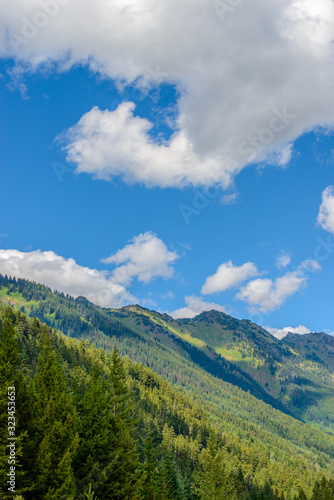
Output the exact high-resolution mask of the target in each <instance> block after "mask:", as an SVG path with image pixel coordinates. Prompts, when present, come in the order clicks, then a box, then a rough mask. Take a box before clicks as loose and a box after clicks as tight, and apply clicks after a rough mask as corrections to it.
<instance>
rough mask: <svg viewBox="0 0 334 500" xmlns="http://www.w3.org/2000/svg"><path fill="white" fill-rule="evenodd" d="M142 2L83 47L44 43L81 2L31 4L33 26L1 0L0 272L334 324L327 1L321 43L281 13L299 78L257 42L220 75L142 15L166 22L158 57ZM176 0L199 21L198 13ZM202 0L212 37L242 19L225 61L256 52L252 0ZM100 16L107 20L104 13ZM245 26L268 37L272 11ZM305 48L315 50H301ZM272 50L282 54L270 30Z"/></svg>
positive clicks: (203, 55) (317, 327) (295, 323)
mask: <svg viewBox="0 0 334 500" xmlns="http://www.w3.org/2000/svg"><path fill="white" fill-rule="evenodd" d="M55 2H56V0H55ZM150 3H151V2H148V1H142V2H139V3H138V4H137V5H140V6H141V7H142V8H143V11H142V12H141V13H139V14H137V17H135V16H134V14H135V13H134V12H132V11H131V9H130V7H129V9H130V11H129V12H130V14H129V15H130V17H131V16H132V15H133V16H134V17H133V22H134V23H135V24H136V23H137V24H138V26H137V28H138V33H137V34H135V33H134V34H133V35H131V36H132V39H131V40H130V42H131V43H128V42H127V41H125V40H124V39H123V38H122V36H121V35H119V39H117V36H116V35H117V30H118V31H119V32H120V33H121V32H122V29H121V27H122V28H123V29H125V28H126V27H127V22H128V19H125V18H124V19H123V17H122V16H123V14H122V12H121V11H119V12H117V13H116V14H117V15H119V16H120V19H119V22H118V25H116V27H115V28H114V29H115V30H116V35H113V36H114V37H115V39H114V38H112V39H108V37H109V34H106V32H104V31H103V29H101V30H100V31H101V32H102V34H100V33H99V32H98V30H97V29H96V30H95V31H94V29H93V28H91V29H89V30H88V33H87V34H86V35H87V37H88V40H87V46H88V45H89V44H88V41H89V39H90V40H91V41H92V40H93V41H94V43H95V41H96V46H94V43H92V45H91V46H90V47H89V48H86V47H85V40H83V39H81V38H80V37H81V36H84V34H81V33H78V32H76V31H75V30H74V29H73V26H72V31H69V33H70V36H68V37H67V38H66V37H64V38H66V41H64V40H63V39H58V38H59V37H58V38H57V37H52V36H51V35H52V33H53V31H52V30H55V32H57V31H56V30H57V29H59V26H58V28H57V23H60V22H62V23H65V24H66V23H68V26H70V27H71V23H74V20H76V21H78V19H77V17H75V8H76V6H77V2H76V1H74V2H73V3H72V4H71V6H67V5H66V2H64V4H65V5H63V4H61V2H59V4H57V3H54V5H56V6H57V5H58V7H59V8H58V11H57V9H56V8H55V9H56V10H55V11H54V12H55V13H56V14H54V15H53V16H51V15H50V14H48V13H47V11H43V12H46V14H45V16H49V17H48V18H47V17H45V19H46V20H47V21H48V22H46V21H45V22H46V24H45V26H43V27H41V28H38V26H37V27H36V25H38V22H37V21H38V16H37V15H38V13H39V12H40V9H39V10H38V6H37V4H36V5H35V2H33V1H30V2H26V3H25V4H24V2H23V3H22V2H21V1H20V2H18V4H19V5H18V9H19V10H18V12H19V14H18V13H14V12H12V11H11V9H10V8H8V16H7V18H6V19H5V21H6V22H7V25H6V30H7V31H6V35H3V36H2V38H1V39H0V40H1V45H0V48H1V51H0V55H1V56H2V59H1V63H0V76H1V80H0V84H1V87H0V105H1V111H2V113H1V129H0V130H1V139H0V140H1V142H0V148H1V158H2V168H1V185H2V186H3V189H2V196H1V201H0V210H1V214H2V217H1V221H0V233H1V235H0V240H1V241H0V246H1V248H2V249H3V250H1V251H0V272H3V273H8V274H12V275H16V276H21V277H26V278H29V279H34V280H36V281H40V282H43V283H45V284H47V285H49V286H51V287H52V288H57V289H58V290H61V291H64V292H66V293H71V294H72V295H74V296H77V295H86V296H87V297H88V298H89V299H90V300H92V301H93V302H96V303H99V304H101V305H103V306H111V307H113V306H115V307H118V306H120V305H123V304H127V303H131V302H133V301H135V302H139V303H140V304H142V305H144V306H146V307H149V308H153V309H157V310H159V311H167V312H169V313H171V312H173V314H174V315H175V316H189V315H194V314H196V313H199V312H200V311H201V310H204V309H209V308H213V307H214V308H219V309H221V310H225V311H226V312H228V313H230V314H232V315H233V316H236V317H238V318H250V319H252V320H253V321H255V322H257V323H259V324H261V325H263V326H268V327H271V328H273V329H275V328H276V329H278V330H279V329H283V328H285V327H288V326H289V327H290V328H297V327H300V328H299V330H298V329H297V330H296V331H298V332H300V333H303V332H305V331H307V329H309V330H311V331H327V332H332V331H333V330H334V321H333V319H334V318H333V293H332V281H333V271H334V248H333V240H334V237H333V233H334V191H333V188H331V186H332V185H333V184H334V181H333V164H334V136H333V133H332V131H333V120H334V107H333V104H332V100H331V99H330V95H332V94H331V93H332V91H333V84H332V82H333V79H332V81H330V78H331V77H332V74H331V71H332V70H331V69H330V68H329V67H328V66H327V62H328V60H327V59H326V58H327V57H329V55H328V50H329V48H328V47H327V45H328V46H329V45H330V42H331V38H330V37H331V36H332V35H331V34H329V35H328V39H326V37H325V34H326V28H328V26H327V24H326V22H327V21H328V22H330V23H331V22H332V20H333V19H334V14H333V13H332V12H331V14H333V18H332V17H328V10H326V9H328V8H330V6H329V5H330V4H329V3H327V2H326V1H324V2H323V11H320V12H315V13H313V11H312V9H311V11H310V12H309V14H310V15H311V18H312V14H314V16H315V17H314V23H318V24H319V25H320V26H319V35H318V38H316V39H315V40H314V39H312V40H311V41H310V40H307V39H305V38H304V37H305V35H304V34H303V35H301V34H300V33H301V21H300V20H299V21H298V22H297V21H296V20H294V19H292V21H295V24H294V23H293V22H292V21H291V19H290V23H289V24H288V23H287V26H289V27H290V29H291V25H292V26H293V27H294V31H293V32H292V33H290V35H289V36H290V38H289V39H288V40H292V42H291V43H296V42H298V43H299V50H300V53H299V54H297V55H298V62H297V63H296V64H297V70H296V71H295V70H294V69H292V65H293V63H294V62H295V61H294V57H297V55H296V54H295V53H294V52H295V49H294V50H292V49H291V50H289V43H287V42H286V41H285V43H284V46H283V45H282V47H281V49H282V54H278V55H277V60H276V61H275V64H274V62H273V63H272V67H271V68H269V69H268V68H267V66H268V64H267V61H266V54H261V53H260V54H259V53H258V51H256V48H257V43H260V41H257V40H255V41H254V47H253V53H252V54H253V56H252V57H253V60H252V61H251V62H252V64H250V60H247V61H243V60H242V57H240V58H239V59H238V58H237V61H236V62H233V64H234V67H232V68H231V64H232V63H231V61H230V60H229V61H227V60H225V59H224V58H225V57H226V56H225V55H224V51H223V48H222V49H220V48H217V45H214V44H209V45H208V46H205V43H204V42H201V41H200V40H198V39H197V38H196V37H195V34H194V33H191V32H190V33H188V35H189V37H190V40H192V42H191V43H190V44H189V42H188V41H187V42H185V41H184V40H181V41H180V45H179V46H178V45H177V44H176V43H175V46H174V45H173V43H172V42H173V40H170V45H166V44H165V43H163V41H164V40H167V41H168V39H169V38H168V37H169V36H170V34H169V31H168V26H165V25H164V21H163V20H161V19H162V18H161V17H159V16H160V14H159V13H153V14H152V12H151V14H150V15H151V16H152V17H153V19H154V20H155V21H157V22H158V24H159V22H160V32H159V33H160V36H161V40H158V41H157V42H156V45H157V47H158V49H160V52H159V54H160V57H162V56H161V53H162V55H163V57H162V58H161V61H162V62H161V63H156V61H157V60H158V61H159V59H157V57H156V54H155V53H154V50H155V48H154V47H153V45H152V43H151V42H152V40H151V37H152V36H153V35H154V32H152V33H150V23H148V24H145V23H144V24H142V23H141V21H140V16H142V17H145V9H144V7H147V6H148V5H149V4H150ZM163 3H164V2H163ZM253 3H254V5H253V15H254V16H256V12H257V8H259V5H258V3H257V2H255V1H254V2H253ZM194 4H197V3H196V2H194ZM204 4H206V2H202V4H201V8H202V7H203V5H204ZM304 4H305V5H304V8H305V12H304V14H306V13H307V9H308V8H311V4H309V3H308V2H304ZM180 5H181V6H182V8H181V12H180V16H181V17H182V15H183V16H184V19H186V18H187V19H189V16H191V18H192V19H193V20H194V23H195V26H196V23H198V22H200V19H199V18H200V17H201V14H200V13H199V12H197V11H196V9H195V10H194V11H193V10H192V8H191V7H189V6H187V5H186V4H183V2H181V4H180ZM101 6H102V4H101ZM70 7H72V10H70ZM209 7H210V5H209V4H208V19H210V22H212V23H213V24H212V25H213V28H212V29H214V30H217V33H218V34H219V36H221V37H222V44H223V43H226V40H225V38H224V37H225V34H223V35H221V29H222V27H221V23H223V24H224V28H225V26H226V31H227V33H228V32H229V30H233V27H234V26H235V25H237V26H240V28H241V29H240V33H239V35H235V39H232V42H231V43H232V45H231V46H232V47H233V49H234V52H235V54H236V55H237V56H238V55H240V56H241V55H242V54H244V51H245V50H246V49H247V50H250V48H249V47H248V45H249V43H248V41H247V40H246V39H244V38H243V37H244V34H243V30H242V26H244V19H245V18H247V16H249V15H252V14H250V13H249V12H248V11H247V9H248V7H246V6H244V7H243V6H242V5H241V6H240V7H239V8H238V9H235V12H230V16H231V17H228V18H226V19H225V17H224V15H223V13H222V12H221V11H220V12H215V9H213V11H212V9H211V7H212V6H211V7H210V9H211V10H209ZM78 8H79V7H78ZM87 8H88V7H87ZM101 8H102V7H101ZM105 8H106V7H105ZM172 8H173V5H172V2H171V3H170V4H168V6H167V4H166V13H167V14H170V12H169V9H172ZM174 8H176V7H175V6H174ZM271 8H273V9H276V10H278V9H279V8H280V7H279V2H276V1H275V2H273V5H272V7H271ZM20 9H21V10H20ZM25 9H28V10H27V12H25ZM29 9H30V10H29ZM36 9H37V10H36ZM62 9H63V10H62ZM66 9H69V10H68V11H67V10H66ZM187 9H190V11H189V12H187ZM56 11H57V12H56ZM50 12H51V11H50ZM174 12H175V11H174ZM23 14H26V16H25V19H28V20H31V23H33V24H32V27H34V26H35V29H36V30H37V31H36V33H35V34H34V36H31V38H29V39H28V38H25V39H24V40H25V41H24V40H23V42H22V43H20V44H19V45H18V46H15V47H14V48H15V51H14V49H13V33H15V34H18V33H21V35H20V36H23V35H27V33H28V34H29V33H30V32H29V31H27V30H28V28H27V27H26V28H25V27H24V25H22V19H23V17H22V15H23ZM104 14H105V15H106V14H107V12H104ZM321 14H323V19H322V18H321ZM82 15H86V18H89V15H90V13H89V12H88V11H87V12H84V13H83V14H82ZM94 15H97V14H96V13H95V12H94ZM281 15H282V16H283V13H281ZM286 15H287V14H286V13H284V16H286ZM36 16H37V17H36ZM101 16H102V17H101V19H97V21H100V23H101V25H102V24H103V9H102V13H101ZM138 16H139V17H138ZM186 16H188V17H186ZM232 16H234V17H232ZM291 16H292V14H291ZM5 17H6V16H5ZM41 19H42V21H43V19H44V18H43V17H42V18H41ZM256 19H257V22H260V23H261V24H260V28H261V29H262V30H263V33H264V35H263V36H270V35H268V34H267V31H266V29H265V28H266V26H265V24H266V22H268V23H269V24H270V22H269V21H266V19H260V20H258V17H256ZM309 19H310V16H306V15H305V23H307V22H310V21H309ZM319 19H320V20H319ZM328 19H329V20H328ZM326 20H327V21H326ZM42 21H40V22H42ZM146 21H147V20H146ZM115 22H116V21H115ZM122 22H123V23H124V26H122ZM2 23H3V25H4V24H5V22H4V21H2ZM20 23H21V24H20ZM34 23H35V24H34ZM225 23H226V24H225ZM229 23H230V24H231V26H230V24H229ZM92 24H94V23H92ZM153 24H154V23H152V25H153ZM318 24H316V25H314V26H316V27H317V26H318ZM79 25H80V23H79ZM83 26H85V24H83ZM117 26H118V27H117ZM146 26H148V27H147V28H146ZM331 26H332V25H331ZM2 27H3V26H2ZM329 27H330V26H329ZM320 28H321V29H320ZM29 29H32V28H29ZM189 29H190V28H189ZM194 29H195V28H194ZM212 29H211V31H212ZM276 29H277V30H278V29H281V28H277V27H276ZM152 30H153V28H152ZM79 31H80V30H79ZM125 31H126V29H125ZM211 31H210V32H211ZM328 32H329V33H332V31H331V30H330V29H329V28H328ZM31 33H34V32H33V31H32V32H31ZM179 33H180V32H179V31H175V33H174V36H176V37H177V36H178V34H179ZM303 33H304V32H303ZM313 33H315V36H316V35H317V30H316V29H315V30H313ZM53 34H54V33H53ZM191 35H193V38H191ZM110 36H111V35H110ZM180 36H181V35H180ZM182 36H186V35H185V34H184V33H183V34H182ZM226 36H227V35H226ZM233 36H234V35H233ZM90 37H91V38H90ZM136 37H138V38H136ZM8 40H9V42H11V43H8ZM126 40H128V38H127V39H126ZM187 40H189V38H187ZM143 41H145V42H146V43H144V42H143ZM28 42H29V43H28ZM97 42H99V43H97ZM309 42H312V44H313V47H315V48H316V49H317V50H314V53H312V54H311V55H309V57H308V58H306V57H305V60H304V59H303V56H304V55H305V52H306V51H307V50H308V43H309ZM104 43H105V47H111V50H110V51H109V52H110V53H109V52H108V54H107V55H106V51H105V50H104V45H103V44H104ZM150 43H151V45H150ZM186 43H188V45H187V46H186ZM268 43H269V44H270V43H272V44H273V47H274V48H275V49H276V50H277V49H280V45H279V42H277V40H276V39H275V37H273V39H271V38H270V39H269V40H268ZM282 43H283V42H282ZM66 44H67V46H66ZM159 44H160V45H159ZM275 44H276V45H275ZM137 45H138V46H139V48H137ZM185 46H186V49H185V48H184V47H185ZM261 46H262V44H261ZM152 47H153V48H152ZM179 47H181V48H179ZM117 49H118V50H117ZM158 49H157V50H158ZM67 51H68V52H67ZM284 51H287V52H286V53H284ZM183 52H184V54H183ZM64 53H66V54H67V53H68V54H70V55H67V56H66V57H65V58H64ZM179 53H180V54H181V55H180V56H179ZM92 54H93V55H92ZM211 56H212V57H211ZM178 57H179V58H180V61H177V60H178ZM275 57H276V56H275V55H274V56H273V59H275ZM135 58H136V59H135ZM208 58H209V59H210V61H207V59H208ZM287 60H288V62H289V64H287V66H286V61H287ZM133 61H135V62H133ZM138 61H141V62H140V64H139V62H138ZM152 61H153V62H152ZM178 63H179V64H178ZM181 63H182V64H181ZM225 63H226V65H228V64H227V63H229V70H228V71H227V70H226V71H225V73H224V71H223V68H224V67H225ZM206 64H207V67H206ZM182 65H183V66H182ZM249 66H250V67H249ZM198 68H199V69H198ZM254 68H255V69H254ZM320 69H322V70H323V72H322V73H321V72H320V71H319V75H320V76H318V77H317V78H318V80H317V78H316V77H315V76H314V74H313V73H317V71H318V70H320ZM209 70H210V71H209ZM247 71H249V72H250V73H249V75H251V76H249V75H247V74H245V75H242V72H247ZM254 71H255V73H254ZM310 75H312V76H310ZM250 78H251V80H250ZM305 81H306V82H308V84H305V85H303V84H302V83H301V82H305ZM250 83H251V85H250ZM257 87H259V88H257ZM225 91H226V92H225ZM319 94H320V95H319ZM282 117H283V118H282ZM252 138H253V139H252ZM252 141H253V142H252ZM254 141H255V142H254ZM242 144H243V146H242V147H241V145H242ZM246 149H248V153H247V155H248V156H246V153H245V150H246ZM251 152H252V155H251ZM319 214H320V215H319ZM102 259H104V261H102ZM301 326H303V327H304V328H301ZM273 332H275V333H276V334H279V332H278V331H274V330H273Z"/></svg>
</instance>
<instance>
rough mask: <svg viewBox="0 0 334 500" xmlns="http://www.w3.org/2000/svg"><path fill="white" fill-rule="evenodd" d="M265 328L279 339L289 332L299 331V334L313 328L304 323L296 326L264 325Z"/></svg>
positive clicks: (308, 331)
mask: <svg viewBox="0 0 334 500" xmlns="http://www.w3.org/2000/svg"><path fill="white" fill-rule="evenodd" d="M263 328H264V329H265V330H267V332H269V333H271V335H273V336H274V337H276V338H277V339H282V338H284V337H285V336H286V335H287V334H288V333H289V332H291V333H298V334H299V335H305V334H307V333H311V330H309V329H308V328H306V326H303V325H299V326H296V327H295V328H293V327H292V326H286V327H285V328H270V326H264V327H263Z"/></svg>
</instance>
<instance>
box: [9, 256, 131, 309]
mask: <svg viewBox="0 0 334 500" xmlns="http://www.w3.org/2000/svg"><path fill="white" fill-rule="evenodd" d="M0 273H1V274H7V275H9V276H16V277H17V278H25V279H29V280H32V281H36V282H38V283H42V284H44V285H46V286H49V287H50V288H52V289H56V290H58V291H59V292H63V293H66V294H67V293H68V294H69V295H71V296H73V297H78V296H79V295H83V296H84V297H86V298H87V299H88V300H90V301H91V302H93V303H94V304H98V305H100V306H102V307H120V306H123V305H125V304H129V303H133V302H137V299H136V298H135V297H133V296H132V295H131V294H130V293H129V292H128V291H127V290H126V288H125V287H124V286H122V285H120V284H118V283H116V282H115V280H114V279H112V278H110V277H109V276H108V273H107V272H106V271H98V270H96V269H90V268H88V267H83V266H79V265H78V264H77V263H76V262H75V260H74V259H65V258H64V257H61V256H60V255H57V254H55V253H54V252H41V251H40V250H35V251H32V252H19V251H18V250H0Z"/></svg>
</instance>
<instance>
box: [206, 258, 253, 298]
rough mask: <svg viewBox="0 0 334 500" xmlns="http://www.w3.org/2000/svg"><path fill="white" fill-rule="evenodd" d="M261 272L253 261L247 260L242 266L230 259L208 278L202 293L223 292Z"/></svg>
mask: <svg viewBox="0 0 334 500" xmlns="http://www.w3.org/2000/svg"><path fill="white" fill-rule="evenodd" d="M259 274H260V272H259V270H258V269H257V267H256V265H255V264H253V263H252V262H246V263H245V264H243V265H242V266H234V265H233V263H232V261H230V260H229V261H228V262H224V263H223V264H221V265H220V266H219V267H218V269H217V272H216V273H215V274H213V275H212V276H209V277H208V278H207V279H206V281H205V283H204V285H203V287H202V291H201V293H202V294H203V295H208V294H211V293H216V292H223V291H224V290H228V289H229V288H233V287H235V286H238V285H240V283H242V282H243V281H246V280H247V279H249V278H253V277H254V276H258V275H259Z"/></svg>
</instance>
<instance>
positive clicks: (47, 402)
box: [0, 307, 334, 500]
mask: <svg viewBox="0 0 334 500" xmlns="http://www.w3.org/2000/svg"><path fill="white" fill-rule="evenodd" d="M0 328H1V350H0V357H1V365H0V366H1V399H0V401H1V416H2V420H1V451H0V457H1V467H0V471H1V487H2V491H1V495H2V498H16V499H17V500H19V499H21V500H22V498H23V499H25V500H29V499H34V500H35V499H36V500H37V499H48V500H51V499H85V498H90V499H93V498H94V499H100V500H101V499H109V498H110V499H126V498H128V499H137V498H138V499H147V500H148V499H155V498H163V499H166V500H167V499H245V500H246V499H286V500H287V499H291V500H294V499H312V500H322V499H328V498H333V495H334V484H333V482H332V480H331V479H330V469H331V468H332V466H331V465H330V463H329V462H328V464H327V465H330V467H329V469H328V468H327V470H326V466H325V463H324V467H321V466H320V465H319V464H315V463H314V456H315V455H314V456H312V453H308V454H307V453H304V456H303V453H301V450H300V449H299V450H298V447H297V446H296V450H295V451H296V453H295V456H293V455H291V456H290V457H289V460H287V461H286V462H285V463H282V461H280V460H276V459H275V458H274V457H275V455H277V456H278V453H279V449H276V448H275V445H273V441H272V442H270V443H269V446H267V449H265V447H264V446H263V445H264V443H262V444H261V443H256V430H255V429H254V430H255V432H253V435H254V438H253V439H249V438H248V437H247V434H248V432H247V429H246V428H245V432H244V437H245V438H244V439H243V437H242V436H243V433H242V430H241V426H242V423H241V421H240V422H239V425H240V433H239V435H237V434H236V433H234V432H233V431H231V430H228V426H225V425H224V422H223V420H222V419H219V418H217V416H216V415H215V412H214V411H212V407H210V406H208V407H207V408H205V407H204V408H203V407H202V406H201V405H200V404H199V401H196V398H194V397H192V396H190V395H189V394H188V395H187V396H186V395H184V394H182V392H180V390H179V389H177V388H176V387H173V386H172V385H170V384H169V383H168V382H167V381H165V380H163V378H161V376H159V375H157V374H156V373H153V372H152V371H151V370H150V369H149V368H147V367H145V366H143V365H142V364H140V363H136V362H132V361H131V360H130V358H129V357H128V356H123V357H120V355H119V353H118V350H117V346H116V345H115V346H114V348H113V349H112V351H111V352H110V351H108V350H104V349H102V348H99V349H98V348H97V347H95V346H94V344H93V343H90V342H89V341H87V340H79V339H74V338H70V337H68V336H65V335H63V334H61V333H59V332H57V331H56V330H55V329H52V328H50V327H49V326H47V325H46V324H43V323H41V322H40V320H39V319H37V318H35V319H32V318H31V319H29V318H27V316H26V315H25V314H23V313H22V312H21V311H20V310H16V311H15V310H14V309H13V308H11V307H6V308H5V307H2V309H1V322H0ZM8 387H10V388H13V387H15V397H16V413H15V432H16V437H17V440H16V464H15V475H16V492H15V494H14V493H13V494H10V495H9V494H8V490H7V488H6V486H3V485H6V474H7V471H8V465H7V463H8V449H7V447H6V434H7V425H8V424H7V405H8V391H7V388H8ZM275 411H276V410H275ZM268 416H269V414H268ZM286 418H291V417H286ZM305 432H307V429H305ZM314 438H315V439H316V436H315V437H314ZM262 439H263V437H262ZM260 440H261V438H260ZM260 440H259V441H260ZM328 444H329V446H330V439H329V442H328ZM276 446H277V447H279V442H277V443H276ZM316 446H318V447H319V448H320V446H321V445H320V443H318V444H315V446H313V448H315V447H316ZM260 449H261V452H259V450H260ZM314 451H315V450H314ZM327 453H328V459H330V457H331V456H332V455H334V450H328V452H327ZM319 458H320V457H319ZM323 459H324V456H323ZM322 469H323V470H322Z"/></svg>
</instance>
